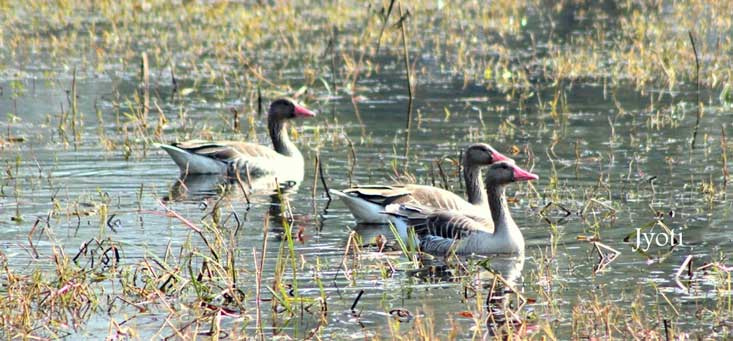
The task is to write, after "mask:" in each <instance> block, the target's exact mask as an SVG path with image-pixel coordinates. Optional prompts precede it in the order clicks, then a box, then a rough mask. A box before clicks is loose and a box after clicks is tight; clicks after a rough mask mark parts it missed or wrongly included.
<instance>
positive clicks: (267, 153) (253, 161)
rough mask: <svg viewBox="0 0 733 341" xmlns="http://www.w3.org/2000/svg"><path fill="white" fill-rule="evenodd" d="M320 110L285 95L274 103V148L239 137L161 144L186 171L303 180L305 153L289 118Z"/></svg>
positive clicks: (271, 129)
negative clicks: (292, 135)
mask: <svg viewBox="0 0 733 341" xmlns="http://www.w3.org/2000/svg"><path fill="white" fill-rule="evenodd" d="M314 116H316V114H315V113H314V112H312V111H310V110H308V109H306V108H304V107H303V106H301V105H298V104H296V103H295V102H294V101H292V100H290V99H286V98H281V99H277V100H275V101H273V102H272V103H271V104H270V109H269V111H268V113H267V129H268V131H269V134H270V139H271V140H272V146H273V148H269V147H266V146H263V145H260V144H256V143H248V142H238V141H213V142H212V141H200V140H194V141H186V142H178V143H173V144H169V145H168V144H161V145H159V146H160V147H161V148H163V150H165V151H166V152H168V154H169V155H170V156H171V158H172V159H173V161H175V163H176V164H177V165H178V167H179V168H180V169H181V174H182V175H189V174H226V175H228V176H236V173H235V172H239V173H240V174H241V175H242V176H243V178H244V177H245V176H250V177H254V178H256V177H261V176H266V175H269V176H272V177H274V178H277V179H278V181H279V182H283V181H294V182H297V183H300V182H301V181H302V180H303V166H304V163H303V155H302V154H301V153H300V151H299V150H298V148H297V147H296V146H295V144H294V143H293V142H292V141H291V140H290V136H289V135H288V122H289V121H290V120H292V119H295V118H299V117H314Z"/></svg>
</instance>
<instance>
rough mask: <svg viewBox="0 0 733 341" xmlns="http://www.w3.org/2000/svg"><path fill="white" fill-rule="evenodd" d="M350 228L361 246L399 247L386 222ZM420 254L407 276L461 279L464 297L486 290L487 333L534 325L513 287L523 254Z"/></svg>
mask: <svg viewBox="0 0 733 341" xmlns="http://www.w3.org/2000/svg"><path fill="white" fill-rule="evenodd" d="M353 231H354V232H356V234H357V235H358V237H359V238H358V239H357V240H360V241H361V246H362V247H373V248H376V250H378V252H382V251H389V250H399V249H400V246H399V245H398V243H397V241H396V240H395V238H394V234H393V232H392V230H391V229H390V227H389V225H385V224H357V225H356V226H355V227H354V228H353ZM349 240H351V239H349ZM421 256H422V257H420V268H419V269H414V270H408V271H406V273H407V275H408V276H409V277H413V278H416V279H419V280H420V281H422V282H427V283H431V284H436V283H463V285H464V299H469V298H472V297H476V295H477V294H476V292H477V291H478V290H481V291H483V290H486V302H485V309H486V326H487V327H488V331H489V334H490V335H491V336H503V335H507V334H509V335H516V334H517V333H520V334H524V333H526V332H527V330H528V329H531V328H534V327H533V326H528V325H526V321H523V320H522V319H521V317H520V316H521V314H520V311H521V310H522V309H523V308H524V305H525V304H526V303H527V300H526V299H525V298H524V296H523V295H522V294H521V291H522V290H521V288H518V287H517V286H518V284H520V278H521V276H522V270H523V269H524V256H523V255H519V256H491V257H483V256H472V257H458V256H449V257H447V258H443V257H432V256H429V255H427V254H422V255H421Z"/></svg>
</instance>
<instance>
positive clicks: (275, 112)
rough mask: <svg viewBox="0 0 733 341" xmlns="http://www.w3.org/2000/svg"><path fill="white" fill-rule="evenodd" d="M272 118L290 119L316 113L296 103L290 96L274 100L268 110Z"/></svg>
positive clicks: (312, 115) (311, 115) (310, 115)
mask: <svg viewBox="0 0 733 341" xmlns="http://www.w3.org/2000/svg"><path fill="white" fill-rule="evenodd" d="M268 116H269V117H270V119H274V120H278V121H280V120H290V119H294V118H298V117H314V116H316V113H315V112H313V111H310V110H308V109H306V108H305V107H303V106H301V105H299V104H297V103H295V101H293V100H291V99H288V98H280V99H276V100H274V101H273V102H272V103H271V104H270V110H269V111H268Z"/></svg>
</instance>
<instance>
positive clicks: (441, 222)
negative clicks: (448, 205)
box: [385, 161, 539, 255]
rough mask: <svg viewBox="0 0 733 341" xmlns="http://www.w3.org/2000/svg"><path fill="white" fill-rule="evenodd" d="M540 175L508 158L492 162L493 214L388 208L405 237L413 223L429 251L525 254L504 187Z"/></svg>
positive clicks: (488, 176) (489, 174) (490, 198)
mask: <svg viewBox="0 0 733 341" xmlns="http://www.w3.org/2000/svg"><path fill="white" fill-rule="evenodd" d="M538 178H539V177H538V176H537V175H535V174H532V173H530V172H527V171H525V170H523V169H521V168H519V167H518V166H516V165H514V164H512V163H510V162H506V161H502V162H497V163H494V164H492V165H491V166H489V168H488V170H487V172H486V192H487V194H488V201H489V206H490V207H491V216H490V217H487V216H486V215H478V216H477V215H473V214H471V213H466V212H461V211H457V210H445V209H433V208H429V207H424V206H415V205H410V204H391V205H388V206H387V209H386V211H385V212H386V213H387V214H389V215H390V216H392V217H394V218H395V219H392V221H393V222H394V223H395V226H396V227H397V230H398V231H400V234H401V235H402V236H403V237H404V236H406V235H407V227H408V226H413V227H414V228H415V234H416V235H417V237H418V238H419V245H420V248H421V250H423V251H424V252H427V253H431V254H438V255H446V254H450V253H451V252H453V251H455V253H456V254H472V253H474V254H483V255H488V254H522V253H524V237H523V236H522V232H521V231H520V230H519V227H517V224H516V223H514V220H513V219H512V216H511V214H510V212H509V208H508V207H507V201H506V197H505V195H504V189H505V188H506V186H507V185H508V184H510V183H513V182H516V181H529V180H536V179H538Z"/></svg>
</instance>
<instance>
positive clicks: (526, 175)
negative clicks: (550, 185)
mask: <svg viewBox="0 0 733 341" xmlns="http://www.w3.org/2000/svg"><path fill="white" fill-rule="evenodd" d="M539 178H540V177H539V176H537V174H534V173H530V172H528V171H526V170H524V169H521V168H519V167H518V166H514V181H529V180H537V179H539Z"/></svg>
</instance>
